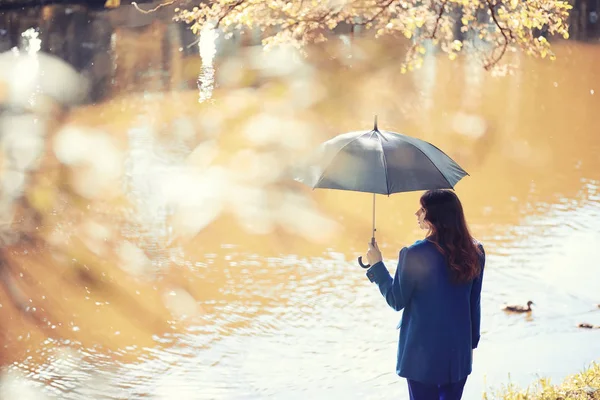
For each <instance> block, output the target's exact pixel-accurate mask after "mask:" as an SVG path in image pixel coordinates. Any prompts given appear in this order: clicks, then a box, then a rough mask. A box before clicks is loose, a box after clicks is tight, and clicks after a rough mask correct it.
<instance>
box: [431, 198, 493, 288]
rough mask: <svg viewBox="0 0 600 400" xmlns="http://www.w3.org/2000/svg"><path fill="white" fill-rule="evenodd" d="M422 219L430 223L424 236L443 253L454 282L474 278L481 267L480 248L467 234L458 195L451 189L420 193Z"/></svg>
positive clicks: (467, 230) (467, 280)
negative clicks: (422, 211)
mask: <svg viewBox="0 0 600 400" xmlns="http://www.w3.org/2000/svg"><path fill="white" fill-rule="evenodd" d="M421 207H423V210H424V211H425V220H426V221H427V222H429V224H430V231H429V235H428V237H427V239H428V240H429V241H430V242H432V243H433V244H434V245H435V246H436V247H437V249H438V250H439V251H440V252H441V253H442V254H443V255H444V257H445V258H446V261H447V263H448V267H449V268H450V273H451V276H452V278H453V279H454V280H455V281H456V282H469V281H471V280H473V279H475V278H476V277H477V276H478V275H479V273H480V269H481V266H480V265H479V264H480V263H479V255H480V250H479V247H478V246H477V243H476V242H475V240H474V239H473V237H472V236H471V234H470V233H469V228H468V226H467V221H466V220H465V214H464V212H463V207H462V204H461V203H460V200H459V199H458V196H457V195H456V194H455V193H454V191H452V190H439V189H438V190H429V191H427V192H425V193H424V194H423V195H422V196H421Z"/></svg>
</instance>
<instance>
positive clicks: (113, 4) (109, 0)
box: [104, 0, 121, 8]
mask: <svg viewBox="0 0 600 400" xmlns="http://www.w3.org/2000/svg"><path fill="white" fill-rule="evenodd" d="M120 5H121V0H106V3H104V7H106V8H117V7H119V6H120Z"/></svg>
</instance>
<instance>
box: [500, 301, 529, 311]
mask: <svg viewBox="0 0 600 400" xmlns="http://www.w3.org/2000/svg"><path fill="white" fill-rule="evenodd" d="M532 304H534V303H533V301H531V300H529V301H528V302H527V307H525V306H521V305H512V306H505V307H504V308H502V309H503V310H504V311H507V312H514V313H526V312H531V305H532Z"/></svg>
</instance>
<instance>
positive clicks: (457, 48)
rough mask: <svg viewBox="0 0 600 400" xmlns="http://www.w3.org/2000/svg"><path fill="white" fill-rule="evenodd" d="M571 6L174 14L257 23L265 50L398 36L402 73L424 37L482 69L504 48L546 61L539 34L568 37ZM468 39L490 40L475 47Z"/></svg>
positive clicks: (329, 6)
mask: <svg viewBox="0 0 600 400" xmlns="http://www.w3.org/2000/svg"><path fill="white" fill-rule="evenodd" d="M570 9H571V5H570V4H569V2H568V1H563V0H551V1H550V0H528V1H517V0H510V1H498V0H433V1H431V2H422V1H420V0H402V1H400V0H330V1H316V0H310V1H305V0H293V1H288V0H285V1H284V0H269V1H263V0H218V1H210V2H205V3H201V4H199V5H198V6H197V7H194V8H192V9H183V10H179V9H176V12H177V13H178V14H177V18H178V19H179V20H183V21H186V22H187V23H189V24H192V27H191V28H192V30H193V31H194V32H200V31H201V30H202V28H203V27H204V26H205V25H207V24H208V25H210V26H213V27H218V28H220V29H222V30H224V31H225V32H229V33H231V32H234V31H238V30H244V29H248V28H250V29H254V28H258V29H260V31H261V32H262V34H263V37H264V39H263V44H264V45H265V46H267V47H270V46H273V45H276V44H281V43H292V44H294V45H296V46H297V47H298V48H303V47H304V46H305V45H306V44H307V43H310V42H322V41H325V40H326V36H327V35H326V32H327V31H328V30H333V29H336V28H338V27H341V26H342V25H344V24H347V25H350V26H353V27H356V26H360V27H364V28H365V29H366V30H368V31H371V32H374V33H375V35H376V36H383V35H401V36H404V37H406V38H408V39H411V45H410V47H409V50H408V52H407V54H406V59H405V62H404V64H403V65H402V67H401V70H402V71H403V72H406V71H407V70H412V69H414V68H418V67H420V66H421V65H422V63H423V55H424V54H425V53H426V51H427V46H426V42H427V41H429V40H431V41H432V42H433V43H434V44H436V45H437V46H438V47H439V48H440V49H441V50H442V51H444V52H445V53H447V54H448V57H450V59H454V58H456V56H457V54H459V53H460V52H461V51H462V50H463V49H464V48H465V47H473V48H474V50H476V51H477V52H478V53H479V56H480V58H481V59H482V61H483V63H484V67H485V68H486V69H490V68H492V67H495V66H498V67H499V64H498V63H499V61H500V60H501V59H502V58H503V56H504V55H505V54H506V52H508V51H514V50H516V49H521V50H523V51H524V52H525V53H526V54H528V55H531V56H535V57H542V58H546V57H549V58H551V59H553V58H554V57H555V56H554V53H553V52H552V50H551V47H550V43H549V41H548V40H547V38H546V36H545V35H544V34H542V33H544V32H547V33H548V34H550V35H558V36H561V37H563V38H568V36H569V33H568V25H567V19H568V17H569V10H570ZM469 38H471V39H472V38H478V39H479V40H481V41H483V42H486V43H490V44H492V49H491V50H489V51H483V50H479V49H478V48H477V47H476V46H475V45H474V44H473V43H474V42H473V41H471V40H468V39H469Z"/></svg>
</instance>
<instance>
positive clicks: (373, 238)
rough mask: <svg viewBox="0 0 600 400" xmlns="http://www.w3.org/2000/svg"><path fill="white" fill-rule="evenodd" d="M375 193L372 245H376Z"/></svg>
mask: <svg viewBox="0 0 600 400" xmlns="http://www.w3.org/2000/svg"><path fill="white" fill-rule="evenodd" d="M375 231H376V229H375V193H373V236H371V244H375Z"/></svg>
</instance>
